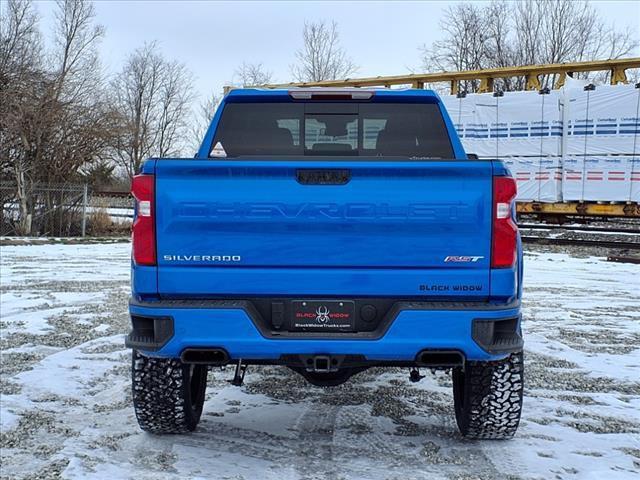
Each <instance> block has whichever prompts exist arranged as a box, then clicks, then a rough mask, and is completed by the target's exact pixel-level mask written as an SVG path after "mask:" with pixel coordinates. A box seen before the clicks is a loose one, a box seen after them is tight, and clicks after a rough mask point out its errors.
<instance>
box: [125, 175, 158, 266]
mask: <svg viewBox="0 0 640 480" xmlns="http://www.w3.org/2000/svg"><path fill="white" fill-rule="evenodd" d="M154 186H155V182H154V177H153V175H136V176H135V177H133V181H132V182H131V194H132V195H133V197H134V198H135V199H136V218H135V220H134V221H133V228H132V229H131V241H132V244H133V261H134V262H135V263H136V264H138V265H155V264H156V234H155V205H154V203H155V200H154V197H155V195H154Z"/></svg>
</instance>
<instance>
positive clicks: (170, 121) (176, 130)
mask: <svg viewBox="0 0 640 480" xmlns="http://www.w3.org/2000/svg"><path fill="white" fill-rule="evenodd" d="M193 99H194V93H193V77H192V75H191V72H190V71H189V70H187V67H186V66H185V65H184V64H182V63H179V62H177V61H175V60H174V61H170V62H166V63H165V68H164V76H163V81H162V84H161V87H160V102H159V106H160V117H159V119H158V130H159V132H158V147H157V150H158V155H159V156H160V157H168V156H171V155H174V156H175V155H178V154H179V153H180V150H181V148H182V147H183V146H184V143H183V142H182V140H183V138H182V136H183V135H184V134H185V133H186V130H187V127H188V121H189V117H190V104H191V102H192V101H193Z"/></svg>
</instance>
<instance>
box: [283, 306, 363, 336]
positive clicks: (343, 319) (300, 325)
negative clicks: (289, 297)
mask: <svg viewBox="0 0 640 480" xmlns="http://www.w3.org/2000/svg"><path fill="white" fill-rule="evenodd" d="M354 312H355V305H354V302H352V301H348V300H345V301H342V300H328V301H322V300H320V301H317V300H298V301H294V302H291V326H290V329H291V330H303V331H307V332H309V331H310V332H351V331H353V330H354V329H355V318H354V314H355V313H354Z"/></svg>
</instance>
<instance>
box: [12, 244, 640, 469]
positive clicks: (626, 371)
mask: <svg viewBox="0 0 640 480" xmlns="http://www.w3.org/2000/svg"><path fill="white" fill-rule="evenodd" d="M0 257H1V263H0V278H1V281H2V282H1V289H0V290H1V293H2V295H1V297H0V311H1V312H2V318H1V323H0V325H1V326H2V332H1V335H0V341H1V346H2V364H1V370H0V373H1V375H0V387H1V391H2V401H1V405H0V407H1V408H0V426H1V430H2V437H1V442H0V447H1V448H2V451H1V460H2V470H1V473H0V476H1V477H2V478H11V479H13V478H23V477H29V478H50V477H54V478H55V477H56V476H58V475H59V476H61V477H62V478H73V479H85V478H89V479H91V478H95V479H113V478H154V479H156V478H158V479H169V478H189V479H191V478H203V479H204V478H231V479H274V480H281V479H292V480H294V479H313V478H318V479H320V478H344V479H367V480H375V479H395V478H398V479H400V478H402V479H403V480H404V479H406V480H411V479H424V478H429V479H439V478H461V479H466V478H468V479H471V478H507V477H508V478H523V479H548V478H560V479H563V478H567V479H601V478H607V479H628V478H640V475H639V474H638V471H640V383H639V382H640V281H638V277H639V275H640V267H639V266H638V265H632V264H618V263H608V262H606V261H604V259H602V258H594V257H587V258H576V257H572V256H569V255H566V254H553V253H542V252H535V251H531V252H528V253H527V255H526V258H525V261H526V266H525V296H524V315H525V318H526V321H525V324H524V330H525V337H526V362H527V367H526V368H527V370H526V391H525V405H524V413H523V418H522V423H521V427H520V430H519V431H518V434H517V436H516V437H515V438H514V439H513V440H510V441H485V442H481V441H469V440H465V439H463V438H461V437H460V435H459V434H458V433H457V429H456V427H455V419H454V415H453V403H452V397H451V382H450V379H449V378H448V377H447V376H446V375H444V374H442V373H440V374H437V375H427V377H426V378H425V379H423V381H422V382H420V383H418V384H413V383H410V382H409V380H408V375H407V372H406V371H402V370H399V369H392V370H379V369H376V370H369V371H367V372H364V373H361V374H359V375H357V376H355V377H354V378H353V379H352V380H351V381H350V382H349V383H348V384H346V385H343V386H341V387H337V388H333V389H318V388H315V387H311V386H309V385H307V384H306V383H305V382H304V381H303V380H302V379H301V378H300V377H298V376H297V375H296V374H294V373H292V372H289V371H287V370H285V369H280V368H276V367H263V368H251V369H250V371H249V373H248V374H247V377H246V381H245V386H244V387H242V388H237V387H232V386H230V385H229V384H228V383H227V381H226V380H227V379H229V378H230V377H231V372H230V371H229V370H228V369H227V370H226V371H224V372H222V371H219V370H216V371H212V372H210V377H209V378H210V380H209V389H208V393H207V401H206V404H205V409H204V414H203V418H202V421H201V423H200V426H199V428H198V429H197V431H196V432H194V433H193V434H189V435H178V436H165V437H157V436H152V435H148V434H145V433H142V432H141V431H140V430H139V429H138V427H137V424H136V421H135V415H134V413H133V409H132V407H131V394H130V388H131V387H130V379H129V368H130V356H129V352H128V351H127V350H126V349H125V348H124V346H123V338H124V333H125V332H126V331H127V329H128V316H127V297H128V281H129V245H127V244H93V245H34V246H11V247H2V249H1V251H0Z"/></svg>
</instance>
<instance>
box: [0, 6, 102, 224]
mask: <svg viewBox="0 0 640 480" xmlns="http://www.w3.org/2000/svg"><path fill="white" fill-rule="evenodd" d="M3 8H4V5H3ZM94 16H95V12H94V9H93V6H92V4H90V3H88V2H87V1H85V0H66V1H62V0H61V1H59V2H58V3H57V14H56V24H55V30H54V42H53V47H52V50H51V51H49V52H48V53H49V55H46V54H45V53H41V52H43V49H42V43H41V41H40V33H39V31H38V26H37V19H36V15H35V13H34V12H33V10H32V6H31V4H30V3H29V2H26V1H9V2H7V4H6V10H3V15H2V19H1V23H0V25H2V27H1V32H2V34H1V39H0V68H1V70H0V105H1V106H0V108H1V109H2V110H1V111H0V113H1V114H0V117H1V118H2V120H0V122H1V125H2V128H1V132H0V157H2V159H3V161H4V162H5V163H3V164H2V168H3V175H5V174H8V175H7V177H8V178H11V179H12V181H13V183H14V184H15V186H16V199H17V203H18V205H19V224H18V227H17V231H18V232H19V233H21V234H30V233H31V231H32V223H31V220H32V218H33V214H34V211H35V209H36V207H37V205H36V203H35V199H34V196H33V195H34V194H33V192H34V185H35V184H37V183H44V184H53V183H67V182H69V181H73V179H74V178H75V179H77V178H78V170H79V168H80V167H81V166H82V165H84V164H87V163H91V162H93V161H95V160H96V159H97V158H99V156H100V154H101V153H102V152H103V151H104V146H105V144H106V142H105V138H106V136H107V135H108V132H109V129H108V128H104V127H105V126H106V124H107V123H108V122H109V119H110V116H109V115H108V113H107V112H106V111H105V106H106V103H105V102H104V99H103V98H102V97H101V95H100V88H99V86H100V85H101V74H100V70H99V68H98V67H99V65H98V63H97V54H96V47H97V43H98V42H99V40H100V38H101V36H102V32H103V31H102V28H101V27H99V26H95V25H94V21H93V20H94ZM5 159H6V160H5ZM43 201H44V202H45V203H44V205H42V201H40V206H41V209H42V210H44V211H45V212H46V211H49V210H50V208H49V206H50V205H49V204H48V203H47V202H51V201H53V200H51V199H50V198H45V199H44V200H43ZM43 218H46V217H45V216H43Z"/></svg>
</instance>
